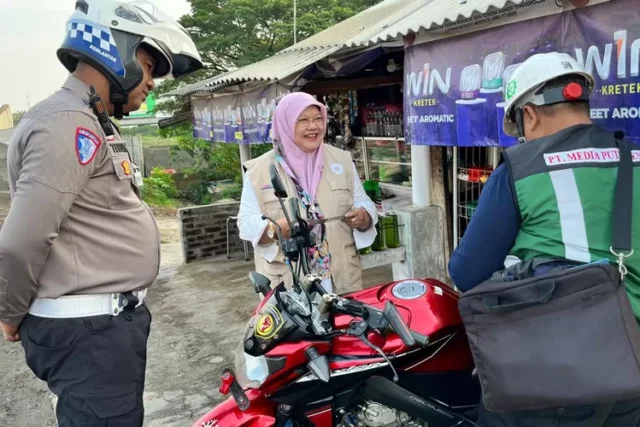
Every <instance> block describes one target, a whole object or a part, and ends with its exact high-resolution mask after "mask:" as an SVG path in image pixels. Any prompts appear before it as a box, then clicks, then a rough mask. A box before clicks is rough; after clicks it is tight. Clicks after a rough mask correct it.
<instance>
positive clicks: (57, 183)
mask: <svg viewBox="0 0 640 427" xmlns="http://www.w3.org/2000/svg"><path fill="white" fill-rule="evenodd" d="M58 58H59V59H60V61H61V62H62V64H63V65H64V66H65V67H66V68H67V69H68V70H69V72H70V73H72V74H71V75H70V76H69V78H68V79H67V81H66V83H64V85H63V87H62V89H61V90H59V91H58V92H56V93H55V94H53V95H52V96H50V97H49V98H47V99H45V100H44V101H42V102H41V103H39V104H38V105H36V106H34V107H33V108H32V109H31V110H30V111H29V112H28V113H27V114H26V115H25V117H24V119H23V120H22V121H21V122H20V124H19V126H18V127H17V129H16V130H15V132H14V134H13V136H12V138H11V140H10V142H9V151H8V160H7V162H8V168H9V181H10V189H11V196H12V205H11V209H10V211H9V214H8V216H7V218H6V221H5V223H4V226H3V227H2V229H0V327H1V328H2V332H3V335H4V337H5V339H6V340H8V341H14V342H17V341H21V342H22V346H23V348H24V351H25V355H26V363H27V365H28V366H29V367H30V368H31V370H32V371H33V372H34V374H35V375H36V376H37V377H38V378H40V379H41V380H43V381H46V382H47V384H48V386H49V388H50V389H51V390H52V391H53V393H54V394H56V395H57V396H58V404H57V408H56V414H57V418H58V425H59V427H67V426H83V427H92V426H96V427H97V426H107V425H108V426H122V427H125V426H126V427H135V426H142V423H143V418H144V408H143V400H142V394H143V391H144V382H145V367H146V353H147V351H146V348H147V339H148V336H149V332H150V323H151V315H150V313H149V311H148V309H147V308H146V305H144V304H143V301H144V296H145V293H146V290H147V288H148V287H149V286H151V284H152V283H153V281H154V280H155V278H156V276H157V274H158V269H159V263H160V239H159V234H158V229H157V226H156V224H155V221H154V219H153V215H152V213H151V211H150V210H149V208H148V207H147V205H146V204H145V203H143V202H142V201H141V199H140V191H139V189H138V187H139V186H140V185H141V184H142V176H141V174H140V171H139V170H138V168H137V166H136V165H135V164H134V163H133V162H132V161H131V158H130V157H129V154H128V152H127V149H126V146H125V144H124V142H123V139H122V137H121V136H120V134H119V131H118V129H117V127H116V126H115V124H114V123H113V122H112V121H111V120H110V118H109V116H113V117H116V118H122V117H123V115H124V114H127V113H128V112H130V111H135V110H137V109H139V108H140V106H141V104H142V103H143V102H144V100H145V98H146V96H147V94H148V92H149V91H150V90H152V89H153V88H154V82H153V79H154V78H156V77H164V76H167V75H173V76H174V77H179V76H181V75H184V74H187V73H190V72H193V71H195V70H197V69H199V68H201V67H202V63H201V60H200V56H199V55H198V53H197V51H196V48H195V46H194V44H193V42H192V41H191V39H190V37H189V36H188V35H187V33H186V32H185V31H184V29H183V28H182V27H181V26H180V25H179V24H177V23H176V22H175V21H173V20H171V19H170V18H168V17H166V16H165V15H163V14H162V13H161V12H160V11H158V10H157V8H155V5H153V4H151V3H148V4H147V3H146V2H144V1H143V2H140V1H136V2H135V3H132V2H126V1H125V2H122V1H119V2H115V1H111V0H90V2H87V1H85V0H80V1H77V2H76V10H75V12H74V13H73V15H72V16H71V18H70V19H69V21H68V22H67V35H66V38H65V40H64V42H63V44H62V46H61V48H60V49H59V50H58Z"/></svg>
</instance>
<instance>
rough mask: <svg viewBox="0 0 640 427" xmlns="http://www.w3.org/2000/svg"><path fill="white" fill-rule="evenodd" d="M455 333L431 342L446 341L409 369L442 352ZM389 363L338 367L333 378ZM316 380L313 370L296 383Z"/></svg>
mask: <svg viewBox="0 0 640 427" xmlns="http://www.w3.org/2000/svg"><path fill="white" fill-rule="evenodd" d="M455 335H456V333H453V334H448V335H445V336H443V337H442V338H439V339H437V340H434V341H432V342H430V343H429V345H428V346H427V348H429V347H432V346H434V345H436V344H438V343H441V342H443V341H444V343H443V344H442V345H441V346H440V347H439V348H438V349H436V350H435V352H434V353H432V354H431V355H429V357H428V358H427V359H423V360H421V361H420V362H418V363H417V364H415V365H413V366H411V367H410V368H408V369H411V368H415V367H416V366H418V365H420V364H422V363H424V362H425V361H427V360H429V359H431V358H432V357H434V356H435V355H436V354H438V352H440V350H442V349H443V348H444V347H445V346H446V345H447V343H448V342H449V341H451V339H452V338H453V337H454V336H455ZM420 350H422V349H420V348H417V349H413V350H411V351H408V352H406V353H402V354H399V355H397V356H395V357H390V359H391V360H396V359H399V358H401V357H405V356H408V355H410V354H413V353H416V352H418V351H420ZM388 365H389V364H388V363H387V362H386V361H380V362H373V363H367V364H364V365H357V366H350V367H348V368H344V369H336V370H333V371H331V377H332V378H333V377H338V376H341V375H350V374H356V373H360V372H365V371H369V370H372V369H380V368H384V367H385V366H388ZM408 369H407V370H408ZM316 380H318V377H316V376H315V374H313V373H312V372H308V373H307V374H305V375H303V376H302V377H300V378H299V379H298V380H297V381H296V383H303V382H308V381H316Z"/></svg>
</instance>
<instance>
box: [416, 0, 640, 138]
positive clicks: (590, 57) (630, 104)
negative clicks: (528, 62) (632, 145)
mask: <svg viewBox="0 0 640 427" xmlns="http://www.w3.org/2000/svg"><path fill="white" fill-rule="evenodd" d="M551 51H558V52H565V53H568V54H570V55H571V56H573V57H574V58H576V60H577V61H578V62H579V63H581V64H582V65H584V66H585V68H586V69H587V71H589V72H590V73H592V74H593V75H594V77H595V79H596V86H595V89H594V92H593V94H592V98H591V118H592V119H593V121H594V122H595V123H596V124H598V125H601V126H603V127H605V128H607V129H609V130H621V131H623V132H624V133H625V135H626V136H627V137H628V138H630V139H631V140H633V141H634V142H637V143H640V77H639V74H640V73H639V71H640V8H638V2H637V1H636V0H616V1H611V2H607V3H601V4H598V5H595V6H590V7H585V8H581V9H577V10H575V11H570V12H564V13H561V14H556V15H551V16H546V17H543V18H536V19H532V20H528V21H523V22H519V23H515V24H509V25H505V26H502V27H496V28H491V29H488V30H485V31H481V32H477V33H470V34H466V35H462V36H458V37H453V38H450V39H442V40H439V41H436V42H432V43H424V44H420V45H416V46H411V47H408V48H407V50H406V55H405V69H406V72H405V87H404V114H405V129H406V131H405V133H406V135H405V136H406V138H407V141H408V142H409V143H412V144H419V145H447V146H452V145H458V146H467V147H468V146H503V147H508V146H511V145H514V144H516V143H517V141H516V138H513V137H510V136H508V135H505V134H504V132H503V131H502V119H503V117H504V87H505V86H506V83H507V82H508V80H509V78H510V76H511V74H512V73H513V71H514V70H515V69H516V68H517V67H518V65H519V64H520V63H522V62H523V61H524V60H525V59H527V58H528V57H529V56H531V55H533V54H536V53H544V52H551Z"/></svg>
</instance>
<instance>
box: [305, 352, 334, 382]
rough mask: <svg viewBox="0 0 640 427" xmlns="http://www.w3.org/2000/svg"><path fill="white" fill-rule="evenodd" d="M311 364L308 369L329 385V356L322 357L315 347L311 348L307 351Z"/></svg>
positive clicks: (308, 364)
mask: <svg viewBox="0 0 640 427" xmlns="http://www.w3.org/2000/svg"><path fill="white" fill-rule="evenodd" d="M304 352H305V354H306V355H307V358H308V359H309V363H307V367H308V368H309V370H310V371H311V372H312V373H313V374H314V375H315V376H316V377H318V379H319V380H320V381H322V382H325V383H328V382H329V379H331V371H330V370H329V360H328V359H327V356H325V355H324V354H323V355H320V353H318V350H316V348H315V347H309V348H307V349H306V350H305V351H304Z"/></svg>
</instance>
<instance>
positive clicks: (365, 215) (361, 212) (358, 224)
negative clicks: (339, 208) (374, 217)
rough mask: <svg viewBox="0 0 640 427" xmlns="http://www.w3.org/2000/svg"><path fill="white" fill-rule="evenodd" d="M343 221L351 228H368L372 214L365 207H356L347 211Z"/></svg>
mask: <svg viewBox="0 0 640 427" xmlns="http://www.w3.org/2000/svg"><path fill="white" fill-rule="evenodd" d="M343 221H344V222H345V223H346V224H347V225H348V226H349V227H351V228H355V229H358V230H366V229H367V228H369V225H371V216H370V215H369V212H367V210H366V209H365V208H355V209H351V210H350V211H349V212H347V214H346V215H345V216H344V220H343Z"/></svg>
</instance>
